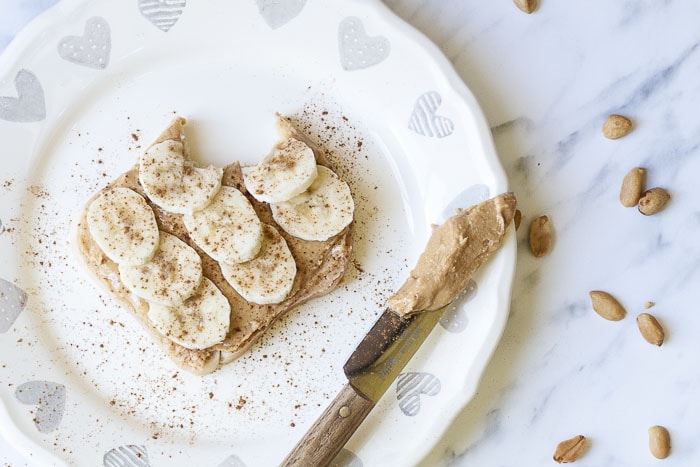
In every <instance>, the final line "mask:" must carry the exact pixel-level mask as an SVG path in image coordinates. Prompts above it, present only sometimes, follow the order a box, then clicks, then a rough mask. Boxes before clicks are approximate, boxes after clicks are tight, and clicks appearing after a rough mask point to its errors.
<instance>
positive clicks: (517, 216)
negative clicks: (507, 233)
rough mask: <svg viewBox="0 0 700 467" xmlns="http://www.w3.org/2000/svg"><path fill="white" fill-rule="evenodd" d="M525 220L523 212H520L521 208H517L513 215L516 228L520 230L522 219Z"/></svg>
mask: <svg viewBox="0 0 700 467" xmlns="http://www.w3.org/2000/svg"><path fill="white" fill-rule="evenodd" d="M522 220H523V213H522V212H520V209H516V210H515V215H514V216H513V224H515V230H518V229H519V228H520V221H522Z"/></svg>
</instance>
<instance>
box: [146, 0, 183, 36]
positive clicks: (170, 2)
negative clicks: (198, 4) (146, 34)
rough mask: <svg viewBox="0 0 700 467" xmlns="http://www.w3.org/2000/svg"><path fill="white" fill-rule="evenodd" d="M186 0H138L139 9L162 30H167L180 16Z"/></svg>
mask: <svg viewBox="0 0 700 467" xmlns="http://www.w3.org/2000/svg"><path fill="white" fill-rule="evenodd" d="M186 4H187V0H139V11H141V14H142V15H143V16H144V18H146V19H147V20H148V21H150V22H151V24H153V25H154V26H155V27H157V28H158V29H160V30H161V31H163V32H168V31H169V30H170V28H172V27H173V26H174V25H175V23H177V20H179V19H180V16H182V9H183V8H185V6H186Z"/></svg>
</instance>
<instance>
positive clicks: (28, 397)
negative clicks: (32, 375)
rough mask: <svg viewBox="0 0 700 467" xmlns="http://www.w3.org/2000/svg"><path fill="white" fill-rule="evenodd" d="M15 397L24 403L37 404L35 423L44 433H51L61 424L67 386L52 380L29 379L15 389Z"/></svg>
mask: <svg viewBox="0 0 700 467" xmlns="http://www.w3.org/2000/svg"><path fill="white" fill-rule="evenodd" d="M15 397H16V398H17V400H18V401H20V402H21V403H23V404H28V405H36V406H37V409H36V412H35V413H34V425H35V426H36V427H37V429H38V430H39V431H40V432H42V433H49V432H50V431H53V430H55V429H56V428H58V426H59V425H60V424H61V420H62V419H63V412H64V411H65V408H66V387H65V386H64V385H62V384H59V383H53V382H51V381H28V382H26V383H24V384H22V385H20V386H19V387H18V388H17V389H16V390H15Z"/></svg>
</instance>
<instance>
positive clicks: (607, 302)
mask: <svg viewBox="0 0 700 467" xmlns="http://www.w3.org/2000/svg"><path fill="white" fill-rule="evenodd" d="M588 295H590V297H591V302H592V304H593V309H594V310H595V312H596V313H598V314H599V315H600V316H602V317H603V318H605V319H607V320H609V321H620V320H621V319H622V318H624V317H625V315H626V314H627V312H626V311H625V308H624V307H623V306H622V305H620V302H618V301H617V300H616V299H615V297H613V296H612V295H610V294H609V293H607V292H601V291H600V290H593V291H591V292H589V293H588Z"/></svg>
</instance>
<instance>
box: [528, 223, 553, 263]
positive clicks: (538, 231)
mask: <svg viewBox="0 0 700 467" xmlns="http://www.w3.org/2000/svg"><path fill="white" fill-rule="evenodd" d="M551 247H552V225H551V222H549V217H547V216H540V217H538V218H537V219H535V220H533V221H532V224H530V251H532V254H533V255H535V257H536V258H540V257H542V256H544V255H546V254H547V253H549V250H550V249H551Z"/></svg>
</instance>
